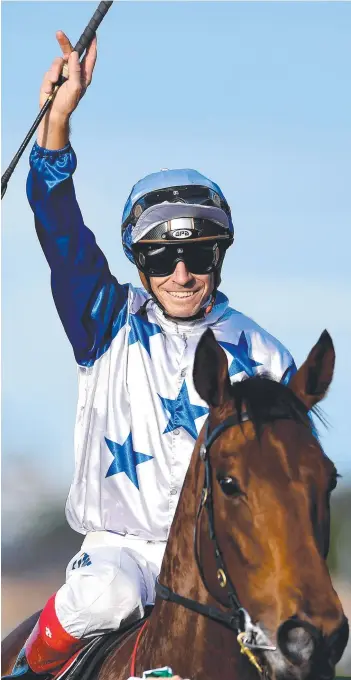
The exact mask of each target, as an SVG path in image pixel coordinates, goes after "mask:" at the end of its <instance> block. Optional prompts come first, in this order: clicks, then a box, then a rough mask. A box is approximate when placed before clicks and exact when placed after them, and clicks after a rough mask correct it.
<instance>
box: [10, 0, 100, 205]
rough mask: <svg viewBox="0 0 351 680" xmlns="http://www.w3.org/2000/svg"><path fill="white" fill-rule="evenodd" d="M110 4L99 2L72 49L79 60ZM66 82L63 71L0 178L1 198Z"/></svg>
mask: <svg viewBox="0 0 351 680" xmlns="http://www.w3.org/2000/svg"><path fill="white" fill-rule="evenodd" d="M112 2H113V0H112V1H111V2H100V3H99V5H98V8H97V10H96V11H95V12H94V14H93V16H92V18H91V19H90V21H89V23H88V25H87V27H86V28H85V29H84V31H83V33H82V35H81V36H80V38H79V40H78V42H77V44H76V45H75V47H74V48H73V49H74V51H75V52H78V56H79V58H80V57H81V56H82V54H83V52H84V51H85V50H86V49H87V47H89V45H90V43H91V41H92V39H93V38H94V36H95V33H96V29H97V28H98V26H99V25H100V24H101V22H102V20H103V18H104V16H105V15H106V14H107V12H108V10H109V9H110V7H111V5H112ZM66 80H67V77H66V76H65V70H63V73H62V74H61V76H60V78H59V80H58V82H57V83H56V85H55V88H54V91H53V92H52V94H51V95H50V96H49V97H48V98H47V100H46V102H45V104H44V106H43V107H42V108H41V109H40V112H39V114H38V116H37V118H36V119H35V121H34V123H33V125H32V127H31V128H30V130H29V132H28V133H27V135H26V137H25V139H24V140H23V142H22V144H21V146H20V148H19V149H18V151H17V153H16V155H15V156H14V157H13V159H12V161H11V163H10V165H9V167H8V168H7V170H5V172H4V174H3V175H2V177H1V198H3V196H4V195H5V192H6V189H7V184H8V181H9V179H10V177H11V175H12V173H13V171H14V169H15V167H16V165H17V163H18V161H19V159H20V158H21V156H22V154H23V151H24V150H25V148H26V146H27V145H28V142H29V141H30V139H31V137H32V136H33V134H34V132H35V131H36V129H37V127H38V126H39V123H40V121H41V120H42V119H43V118H44V116H45V114H46V112H47V110H48V108H49V107H50V105H51V102H52V100H53V98H54V96H55V94H56V92H57V90H58V88H59V87H60V86H61V85H62V84H63V83H64V82H65V81H66Z"/></svg>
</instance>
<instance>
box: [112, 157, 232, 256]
mask: <svg viewBox="0 0 351 680" xmlns="http://www.w3.org/2000/svg"><path fill="white" fill-rule="evenodd" d="M199 225H200V226H199ZM146 237H147V239H148V240H150V239H151V240H155V241H156V242H157V241H159V242H160V241H161V239H163V240H162V243H163V245H165V240H166V242H167V241H168V242H171V241H173V243H174V239H177V240H178V242H179V239H181V240H183V242H184V241H186V242H188V241H194V240H195V239H198V238H200V239H201V238H202V239H203V238H206V239H207V240H208V239H211V238H213V239H216V240H217V239H220V240H221V243H222V246H224V249H226V248H227V247H228V246H230V245H231V244H232V242H233V240H234V227H233V222H232V218H231V213H230V208H229V205H228V203H227V201H226V199H225V197H224V195H223V193H222V191H221V189H220V188H219V186H218V184H215V182H212V181H211V180H210V179H208V178H207V177H205V176H204V175H202V174H201V173H199V172H197V171H196V170H191V169H180V170H161V171H160V172H155V173H152V174H151V175H147V176H146V177H144V178H143V179H140V180H139V181H138V182H137V183H136V184H135V185H134V186H133V188H132V191H131V193H130V195H129V197H128V200H127V202H126V204H125V207H124V210H123V216H122V244H123V249H124V252H125V254H126V256H127V257H128V259H129V260H130V261H131V262H133V264H136V262H135V257H134V253H133V246H134V245H135V244H137V243H138V242H139V241H140V242H142V241H143V239H145V238H146Z"/></svg>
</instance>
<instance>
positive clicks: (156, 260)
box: [137, 246, 176, 276]
mask: <svg viewBox="0 0 351 680" xmlns="http://www.w3.org/2000/svg"><path fill="white" fill-rule="evenodd" d="M172 250H173V251H174V252H172ZM175 254H176V253H175V249H172V248H166V247H165V246H161V247H160V248H147V249H144V248H143V249H141V250H139V251H137V264H138V266H139V268H140V269H141V270H142V271H144V272H145V273H146V274H149V275H150V276H167V274H171V273H172V272H173V270H174V266H175V265H174V255H175Z"/></svg>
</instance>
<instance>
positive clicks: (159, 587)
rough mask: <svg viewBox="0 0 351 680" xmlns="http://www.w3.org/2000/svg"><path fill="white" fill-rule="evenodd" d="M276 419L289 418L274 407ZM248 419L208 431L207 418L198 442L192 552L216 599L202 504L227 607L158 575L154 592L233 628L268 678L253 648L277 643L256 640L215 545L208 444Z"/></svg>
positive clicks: (266, 648)
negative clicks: (203, 548)
mask: <svg viewBox="0 0 351 680" xmlns="http://www.w3.org/2000/svg"><path fill="white" fill-rule="evenodd" d="M277 419H289V416H288V415H287V414H284V413H282V412H280V411H277V412H276V413H274V415H273V414H272V420H277ZM249 420H251V419H250V416H249V415H248V414H247V413H243V414H242V415H241V418H240V420H239V416H238V415H237V414H235V415H231V416H229V417H228V418H226V419H225V420H224V421H223V422H222V423H220V424H219V425H218V426H217V427H215V429H214V430H212V432H211V433H210V432H209V420H207V430H206V435H205V442H204V443H203V444H201V446H200V458H201V460H202V461H203V462H204V464H205V477H204V485H203V488H202V493H201V499H200V503H199V507H198V510H197V513H196V523H195V530H194V556H195V561H196V564H197V567H198V570H199V573H200V576H201V580H202V582H203V585H204V586H205V588H206V590H207V592H208V593H209V594H210V595H211V597H213V598H214V599H215V600H217V598H216V597H215V596H214V595H213V594H212V593H211V591H210V588H209V587H208V584H207V581H206V578H205V574H204V569H203V567H202V564H201V558H200V550H199V541H198V535H199V532H198V529H199V525H200V520H201V516H202V511H203V509H204V508H206V510H207V517H208V523H209V535H210V539H211V540H212V542H213V546H214V554H215V560H216V566H217V579H218V582H219V585H220V587H221V588H225V589H226V590H227V596H228V600H229V609H230V611H229V612H223V611H222V610H220V609H217V608H216V607H212V606H210V605H207V604H201V603H200V602H197V601H196V600H192V599H190V598H188V597H183V596H182V595H179V594H178V593H175V592H174V591H173V590H172V589H171V588H168V586H165V585H163V584H162V583H160V582H159V580H158V579H157V580H156V594H157V595H158V596H159V597H160V598H161V599H163V600H168V601H169V602H174V603H175V604H178V605H181V606H182V607H185V608H186V609H190V610H191V611H193V612H196V613H197V614H200V615H202V616H206V617H207V618H209V619H211V620H212V621H216V622H217V623H220V624H222V625H224V626H225V627H226V628H229V629H230V630H232V631H234V632H236V633H237V642H238V644H239V647H240V651H241V653H242V654H244V655H245V656H247V658H248V660H249V661H250V662H251V664H252V665H253V666H254V667H255V668H256V670H257V671H258V672H259V673H260V676H261V678H262V679H266V680H268V674H267V671H266V670H265V669H264V668H263V667H262V666H261V664H260V663H259V661H258V659H257V658H256V656H255V653H254V652H256V651H272V652H273V651H275V650H276V647H273V646H270V645H264V644H260V643H258V641H257V637H258V635H259V634H260V633H261V632H262V631H261V630H260V628H259V627H258V626H256V625H255V624H253V623H252V620H251V617H250V615H249V614H248V612H247V611H246V609H244V607H242V606H241V604H240V601H239V598H238V594H237V592H236V589H235V587H234V585H233V583H232V581H231V579H230V577H229V573H228V569H227V567H226V564H225V560H224V557H223V554H222V552H221V550H220V547H219V545H218V541H217V537H216V531H215V525H214V508H213V489H212V466H211V461H210V455H209V454H210V448H211V446H212V445H213V444H214V442H215V441H216V440H217V439H218V437H220V435H221V434H223V432H225V431H226V430H228V429H229V428H231V427H235V426H236V425H239V424H241V422H245V421H249ZM217 601H218V600H217Z"/></svg>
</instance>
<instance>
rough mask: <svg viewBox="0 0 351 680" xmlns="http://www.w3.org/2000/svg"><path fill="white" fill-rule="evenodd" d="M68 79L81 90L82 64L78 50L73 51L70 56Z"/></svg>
mask: <svg viewBox="0 0 351 680" xmlns="http://www.w3.org/2000/svg"><path fill="white" fill-rule="evenodd" d="M68 80H69V82H70V83H71V84H73V85H74V86H75V88H76V89H77V90H81V87H82V83H81V66H80V63H79V57H78V52H71V54H70V56H69V58H68Z"/></svg>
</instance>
